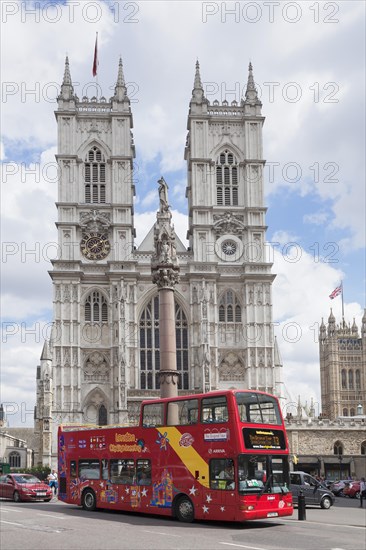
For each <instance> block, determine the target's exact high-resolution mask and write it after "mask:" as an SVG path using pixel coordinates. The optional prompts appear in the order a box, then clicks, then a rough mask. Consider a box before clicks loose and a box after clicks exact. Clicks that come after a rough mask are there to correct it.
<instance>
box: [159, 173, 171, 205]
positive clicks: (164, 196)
mask: <svg viewBox="0 0 366 550" xmlns="http://www.w3.org/2000/svg"><path fill="white" fill-rule="evenodd" d="M158 184H159V200H160V212H167V211H168V210H169V203H168V189H169V187H168V184H167V183H166V181H165V179H164V178H163V177H161V178H160V180H158Z"/></svg>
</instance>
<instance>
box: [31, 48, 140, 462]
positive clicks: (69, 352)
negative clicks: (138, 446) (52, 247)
mask: <svg viewBox="0 0 366 550" xmlns="http://www.w3.org/2000/svg"><path fill="white" fill-rule="evenodd" d="M57 102H58V109H57V111H56V112H55V116H56V120H57V125H58V151H57V155H56V160H57V163H58V169H59V178H58V200H57V203H56V207H57V212H58V216H57V223H56V226H57V230H58V254H57V258H56V259H55V260H53V262H52V263H53V269H52V270H51V271H50V276H51V279H52V282H53V294H54V297H53V309H54V323H53V329H52V336H51V341H50V345H49V348H48V351H47V362H46V361H44V360H43V359H44V358H43V359H42V358H41V365H40V367H39V368H38V369H37V406H36V411H35V428H36V432H37V433H38V434H39V440H40V445H39V456H38V457H37V460H38V462H41V463H43V464H51V462H52V463H54V462H55V457H56V455H57V448H56V441H57V437H56V432H57V425H58V424H60V423H67V422H78V423H83V424H87V423H88V424H94V423H95V424H99V425H102V424H107V423H114V422H124V421H125V420H126V418H127V402H126V394H125V393H126V392H125V389H124V388H125V384H124V381H125V372H124V364H125V363H124V359H123V357H122V356H123V353H122V349H120V348H121V344H120V342H121V337H120V336H121V332H123V330H124V327H122V326H120V325H121V316H120V314H119V313H120V300H121V292H122V291H123V289H122V291H121V279H122V278H123V274H124V273H126V270H127V272H129V271H131V269H132V271H133V265H134V261H133V250H134V237H135V229H134V221H133V197H134V194H135V189H134V182H133V159H134V156H135V147H134V143H133V135H132V128H133V119H132V112H131V106H130V100H129V98H128V96H127V88H126V84H125V80H124V75H123V66H122V60H121V59H120V61H119V66H118V76H117V82H116V85H115V88H114V95H113V96H112V97H111V98H110V99H109V100H107V99H106V98H105V97H103V96H102V97H96V96H94V97H92V98H88V97H86V96H84V97H83V98H82V99H79V98H78V97H77V95H76V94H75V92H74V87H73V84H72V79H71V73H70V66H69V60H68V58H67V57H66V61H65V72H64V77H63V82H62V85H61V91H60V95H59V96H58V99H57ZM122 286H123V285H122ZM43 355H44V354H43ZM46 367H47V368H46ZM43 371H44V372H43ZM122 382H123V384H122ZM46 392H47V395H46ZM50 394H51V395H50ZM45 397H47V399H46V398H45Z"/></svg>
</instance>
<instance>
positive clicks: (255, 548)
mask: <svg viewBox="0 0 366 550" xmlns="http://www.w3.org/2000/svg"><path fill="white" fill-rule="evenodd" d="M219 544H226V545H227V546H236V547H238V548H249V550H265V548H259V547H258V546H244V544H234V543H233V542H220V543H219Z"/></svg>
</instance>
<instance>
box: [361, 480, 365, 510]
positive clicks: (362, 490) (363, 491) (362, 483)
mask: <svg viewBox="0 0 366 550" xmlns="http://www.w3.org/2000/svg"><path fill="white" fill-rule="evenodd" d="M364 500H366V481H365V478H364V477H361V481H360V508H363V506H362V503H363V501H364Z"/></svg>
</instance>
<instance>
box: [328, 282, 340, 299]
mask: <svg viewBox="0 0 366 550" xmlns="http://www.w3.org/2000/svg"><path fill="white" fill-rule="evenodd" d="M339 294H342V285H340V286H337V288H335V289H334V290H333V292H332V293H331V294H329V298H330V299H331V300H334V298H336V297H337V296H339Z"/></svg>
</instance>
